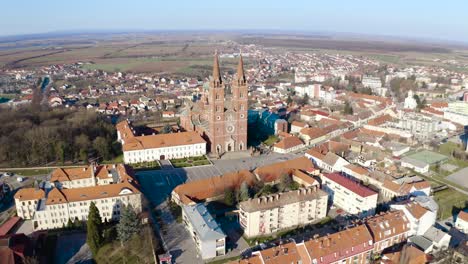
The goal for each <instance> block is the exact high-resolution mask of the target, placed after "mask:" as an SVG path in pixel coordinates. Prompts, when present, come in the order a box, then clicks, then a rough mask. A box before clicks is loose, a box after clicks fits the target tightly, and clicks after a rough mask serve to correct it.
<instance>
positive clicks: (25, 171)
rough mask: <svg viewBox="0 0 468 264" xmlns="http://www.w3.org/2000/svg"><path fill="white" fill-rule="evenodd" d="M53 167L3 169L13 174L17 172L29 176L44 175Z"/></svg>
mask: <svg viewBox="0 0 468 264" xmlns="http://www.w3.org/2000/svg"><path fill="white" fill-rule="evenodd" d="M52 170H54V169H52V168H51V169H37V170H36V169H23V170H5V171H6V172H12V173H14V174H18V175H21V176H25V177H29V176H37V175H44V174H49V173H50V172H52Z"/></svg>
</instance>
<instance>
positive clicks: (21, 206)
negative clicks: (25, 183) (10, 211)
mask: <svg viewBox="0 0 468 264" xmlns="http://www.w3.org/2000/svg"><path fill="white" fill-rule="evenodd" d="M44 198H45V192H44V190H42V189H39V188H21V189H19V190H18V191H17V192H16V193H15V205H16V213H17V214H18V216H19V217H21V218H23V219H31V218H32V217H33V216H34V213H35V212H36V208H37V203H38V202H39V201H40V200H41V199H44Z"/></svg>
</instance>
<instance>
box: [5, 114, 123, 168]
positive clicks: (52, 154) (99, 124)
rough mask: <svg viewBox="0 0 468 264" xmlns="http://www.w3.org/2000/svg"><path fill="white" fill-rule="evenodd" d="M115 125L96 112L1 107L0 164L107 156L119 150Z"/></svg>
mask: <svg viewBox="0 0 468 264" xmlns="http://www.w3.org/2000/svg"><path fill="white" fill-rule="evenodd" d="M115 140H116V130H115V128H114V126H113V125H112V124H111V123H110V122H108V121H106V120H104V119H103V117H101V116H100V115H98V114H97V113H95V112H91V111H87V110H75V109H73V110H72V109H48V108H45V109H44V108H42V109H38V108H36V107H31V106H25V107H20V108H16V109H7V108H5V109H1V108H0V166H2V167H9V166H43V165H47V164H53V163H56V164H65V163H77V162H83V163H87V162H88V161H89V160H90V159H93V158H100V159H101V160H103V159H104V160H109V159H112V158H113V157H115V156H117V155H119V154H120V152H121V151H120V146H119V144H118V143H116V142H115Z"/></svg>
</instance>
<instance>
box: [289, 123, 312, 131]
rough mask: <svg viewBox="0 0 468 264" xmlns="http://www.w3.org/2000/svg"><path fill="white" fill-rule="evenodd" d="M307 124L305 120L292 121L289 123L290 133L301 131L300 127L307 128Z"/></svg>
mask: <svg viewBox="0 0 468 264" xmlns="http://www.w3.org/2000/svg"><path fill="white" fill-rule="evenodd" d="M307 127H309V125H308V124H307V123H305V122H300V121H293V122H292V123H291V133H299V132H301V129H303V128H307Z"/></svg>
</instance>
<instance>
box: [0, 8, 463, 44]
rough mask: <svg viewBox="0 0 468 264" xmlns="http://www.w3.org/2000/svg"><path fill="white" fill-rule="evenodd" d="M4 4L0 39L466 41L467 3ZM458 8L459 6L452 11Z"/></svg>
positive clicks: (0, 20) (0, 18)
mask: <svg viewBox="0 0 468 264" xmlns="http://www.w3.org/2000/svg"><path fill="white" fill-rule="evenodd" d="M24 2H25V1H15V2H7V3H4V4H3V5H2V6H3V9H4V15H3V16H2V17H0V24H1V25H2V26H1V27H0V36H2V37H8V36H19V35H30V34H45V33H54V32H78V31H79V32H80V33H86V32H93V31H109V32H110V31H282V32H306V33H307V32H308V33H314V32H325V33H335V34H336V33H350V34H362V35H369V36H386V37H389V36H397V37H402V38H412V39H428V40H438V41H454V42H464V43H466V42H468V20H466V19H464V15H465V14H464V11H466V10H468V2H466V1H458V0H457V1H452V2H451V3H450V4H447V3H444V2H439V1H435V0H431V1H420V0H416V1H411V2H407V1H402V0H396V1H392V2H391V3H390V2H389V3H380V2H375V1H370V0H363V1H359V2H354V1H352V2H347V1H346V2H341V1H337V0H332V1H327V2H326V3H325V2H316V3H315V2H313V1H303V0H300V1H291V2H287V3H286V2H284V1H245V0H238V1H236V2H235V3H224V2H211V1H210V2H200V1H188V0H175V1H170V2H156V1H150V0H137V1H133V2H127V1H123V0H116V1H107V0H104V1H98V2H95V1H90V0H83V1H80V2H76V3H75V2H68V1H66V2H62V1H57V0H45V1H40V2H36V1H34V2H30V3H27V4H25V3H24ZM455 7H456V8H455Z"/></svg>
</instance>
